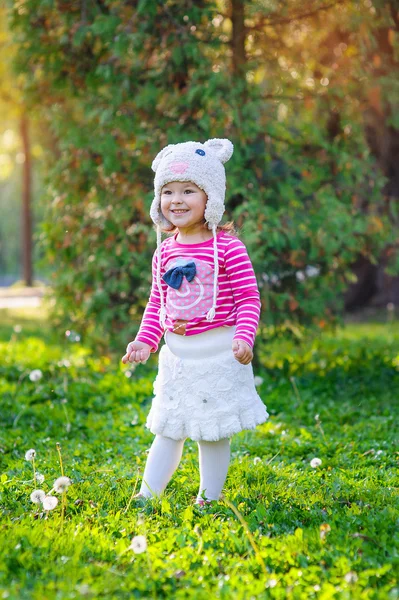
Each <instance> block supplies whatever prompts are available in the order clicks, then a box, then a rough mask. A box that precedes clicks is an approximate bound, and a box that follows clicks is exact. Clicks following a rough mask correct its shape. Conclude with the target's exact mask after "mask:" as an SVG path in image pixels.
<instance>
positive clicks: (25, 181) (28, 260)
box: [20, 114, 33, 287]
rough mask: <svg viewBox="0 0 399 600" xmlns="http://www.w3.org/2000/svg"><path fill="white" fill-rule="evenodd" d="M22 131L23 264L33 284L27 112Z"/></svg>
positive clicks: (27, 277) (24, 274) (26, 278)
mask: <svg viewBox="0 0 399 600" xmlns="http://www.w3.org/2000/svg"><path fill="white" fill-rule="evenodd" d="M20 132H21V137H22V146H23V150H24V156H25V159H24V162H23V163H22V266H23V279H24V281H25V285H27V286H29V287H32V285H33V269H32V213H31V196H32V177H31V154H30V145H29V133H28V118H27V116H26V115H25V114H23V115H22V116H21V121H20Z"/></svg>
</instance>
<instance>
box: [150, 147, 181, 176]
mask: <svg viewBox="0 0 399 600" xmlns="http://www.w3.org/2000/svg"><path fill="white" fill-rule="evenodd" d="M174 146H175V144H168V145H167V146H165V148H162V150H161V151H160V152H158V154H157V155H156V157H155V158H154V160H153V161H152V165H151V169H152V170H153V171H154V173H156V172H157V169H158V167H159V163H160V162H161V160H162V159H163V158H164V156H166V155H167V154H168V153H169V152H170V149H171V148H174Z"/></svg>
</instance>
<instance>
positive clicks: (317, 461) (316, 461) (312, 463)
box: [310, 458, 321, 469]
mask: <svg viewBox="0 0 399 600" xmlns="http://www.w3.org/2000/svg"><path fill="white" fill-rule="evenodd" d="M320 465H321V460H320V458H312V460H311V461H310V466H311V467H312V469H317V467H320Z"/></svg>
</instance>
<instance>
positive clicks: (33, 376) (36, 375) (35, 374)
mask: <svg viewBox="0 0 399 600" xmlns="http://www.w3.org/2000/svg"><path fill="white" fill-rule="evenodd" d="M42 377H43V373H42V372H41V370H40V369H34V370H33V371H31V372H30V373H29V379H30V380H31V381H39V379H41V378H42Z"/></svg>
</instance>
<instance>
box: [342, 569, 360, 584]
mask: <svg viewBox="0 0 399 600" xmlns="http://www.w3.org/2000/svg"><path fill="white" fill-rule="evenodd" d="M344 579H345V581H346V583H356V581H357V580H358V577H357V574H356V573H355V572H354V571H349V573H347V574H346V575H345V577H344Z"/></svg>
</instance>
